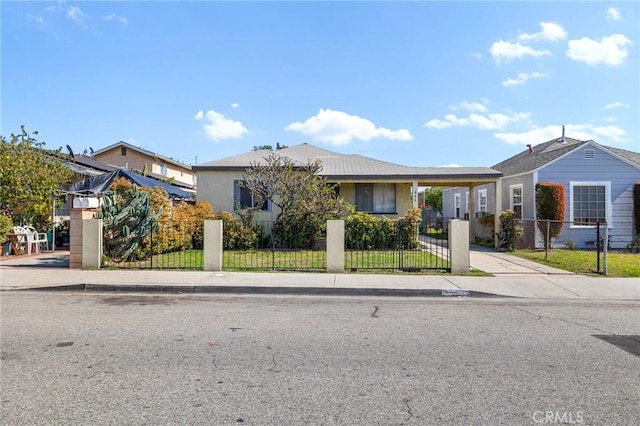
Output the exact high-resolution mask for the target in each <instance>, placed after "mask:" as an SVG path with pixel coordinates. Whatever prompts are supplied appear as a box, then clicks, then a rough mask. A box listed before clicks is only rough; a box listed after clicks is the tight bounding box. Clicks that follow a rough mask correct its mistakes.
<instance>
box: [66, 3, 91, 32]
mask: <svg viewBox="0 0 640 426" xmlns="http://www.w3.org/2000/svg"><path fill="white" fill-rule="evenodd" d="M67 18H69V19H71V20H72V21H73V22H75V23H76V24H77V25H78V26H79V27H81V28H85V29H86V28H87V22H86V19H87V15H86V14H85V13H84V12H83V11H82V10H80V8H79V7H78V6H69V7H68V8H67Z"/></svg>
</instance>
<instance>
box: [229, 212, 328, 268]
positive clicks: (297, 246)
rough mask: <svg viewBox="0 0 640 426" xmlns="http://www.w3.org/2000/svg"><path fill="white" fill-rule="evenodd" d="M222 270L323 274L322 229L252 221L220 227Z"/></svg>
mask: <svg viewBox="0 0 640 426" xmlns="http://www.w3.org/2000/svg"><path fill="white" fill-rule="evenodd" d="M222 267H223V269H225V270H240V271H241V270H293V271H326V269H327V250H326V229H325V228H324V227H322V228H320V229H318V228H314V227H313V226H311V225H310V224H305V223H290V222H289V223H282V222H274V221H262V222H255V223H254V225H253V226H252V227H245V226H242V225H240V224H232V223H227V224H225V226H224V227H223V255H222Z"/></svg>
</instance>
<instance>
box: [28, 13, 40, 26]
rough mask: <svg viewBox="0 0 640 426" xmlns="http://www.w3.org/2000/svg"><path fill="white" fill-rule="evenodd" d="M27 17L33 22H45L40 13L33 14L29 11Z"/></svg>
mask: <svg viewBox="0 0 640 426" xmlns="http://www.w3.org/2000/svg"><path fill="white" fill-rule="evenodd" d="M27 19H28V20H29V21H31V22H35V23H36V24H40V25H42V24H44V19H43V18H42V16H40V15H31V14H29V13H28V14H27Z"/></svg>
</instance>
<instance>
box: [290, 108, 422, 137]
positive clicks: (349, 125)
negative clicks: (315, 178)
mask: <svg viewBox="0 0 640 426" xmlns="http://www.w3.org/2000/svg"><path fill="white" fill-rule="evenodd" d="M285 130H289V131H294V132H299V133H302V134H303V135H306V136H309V137H311V138H312V139H314V140H317V141H320V142H325V143H330V144H334V145H346V144H348V143H351V142H353V141H354V140H361V141H368V140H371V139H374V138H384V139H390V140H399V141H407V140H412V139H413V136H412V135H411V133H410V132H409V130H407V129H398V130H391V129H387V128H385V127H378V126H376V125H375V124H374V123H373V122H372V121H370V120H367V119H366V118H362V117H359V116H357V115H351V114H347V113H346V112H343V111H335V110H331V109H320V111H318V114H316V115H314V116H312V117H309V118H308V119H307V120H306V121H304V122H299V121H297V122H294V123H291V124H289V125H288V126H286V127H285Z"/></svg>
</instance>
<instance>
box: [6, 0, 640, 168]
mask: <svg viewBox="0 0 640 426" xmlns="http://www.w3.org/2000/svg"><path fill="white" fill-rule="evenodd" d="M0 7H1V14H2V17H1V24H2V30H1V31H2V34H1V35H2V52H1V53H2V87H1V95H2V113H1V118H2V122H1V130H2V134H3V135H5V136H7V135H9V134H10V133H15V132H17V131H19V129H20V125H22V124H24V125H25V126H26V128H27V129H28V130H38V131H39V132H40V134H39V138H40V139H41V140H44V141H46V142H47V146H48V147H58V146H64V145H67V144H68V145H70V146H71V147H73V148H74V150H75V151H76V152H82V151H83V150H84V149H88V148H90V147H91V148H93V149H96V150H97V149H100V148H103V147H105V146H108V145H111V144H113V143H115V142H117V141H119V140H124V141H128V142H130V143H132V144H134V145H137V146H140V147H143V148H145V149H148V150H151V151H155V152H157V153H160V154H163V155H166V156H170V157H172V158H174V159H176V160H179V161H183V162H185V163H190V164H193V163H195V161H196V158H197V161H198V163H203V162H206V161H211V160H215V159H219V158H223V157H227V156H231V155H236V154H239V153H243V152H246V151H249V150H251V149H252V147H253V146H256V145H264V144H270V145H274V146H275V144H276V143H277V142H279V143H281V144H285V145H295V144H298V143H302V142H309V143H312V144H315V145H317V146H320V147H323V148H326V149H329V150H333V151H338V152H342V153H354V154H362V155H366V156H369V157H373V158H377V159H381V160H386V161H391V162H395V163H400V164H405V165H412V166H441V165H461V166H491V165H492V164H495V163H497V162H499V161H501V160H503V159H505V158H507V157H509V156H511V155H513V154H515V153H517V152H519V151H521V150H522V149H525V145H526V144H534V145H535V144H537V143H542V142H545V141H547V140H549V139H552V138H555V137H559V136H560V134H561V126H562V125H563V124H564V125H566V135H567V136H569V137H574V138H578V139H594V140H595V141H596V142H599V143H601V144H603V145H609V146H616V147H619V148H624V149H629V150H633V151H640V142H639V141H640V139H639V136H640V130H639V119H638V118H639V117H640V114H639V111H638V103H639V101H640V79H639V77H638V76H639V75H640V66H639V60H638V56H639V55H638V53H639V52H640V49H639V46H640V25H639V23H640V7H639V3H638V2H481V1H474V2H446V3H440V2H337V1H334V2H269V3H267V2H214V1H201V2H144V1H137V2H126V1H119V2H70V1H67V2H42V1H39V2H29V1H21V2H4V1H3V2H2V3H1V4H0Z"/></svg>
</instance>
